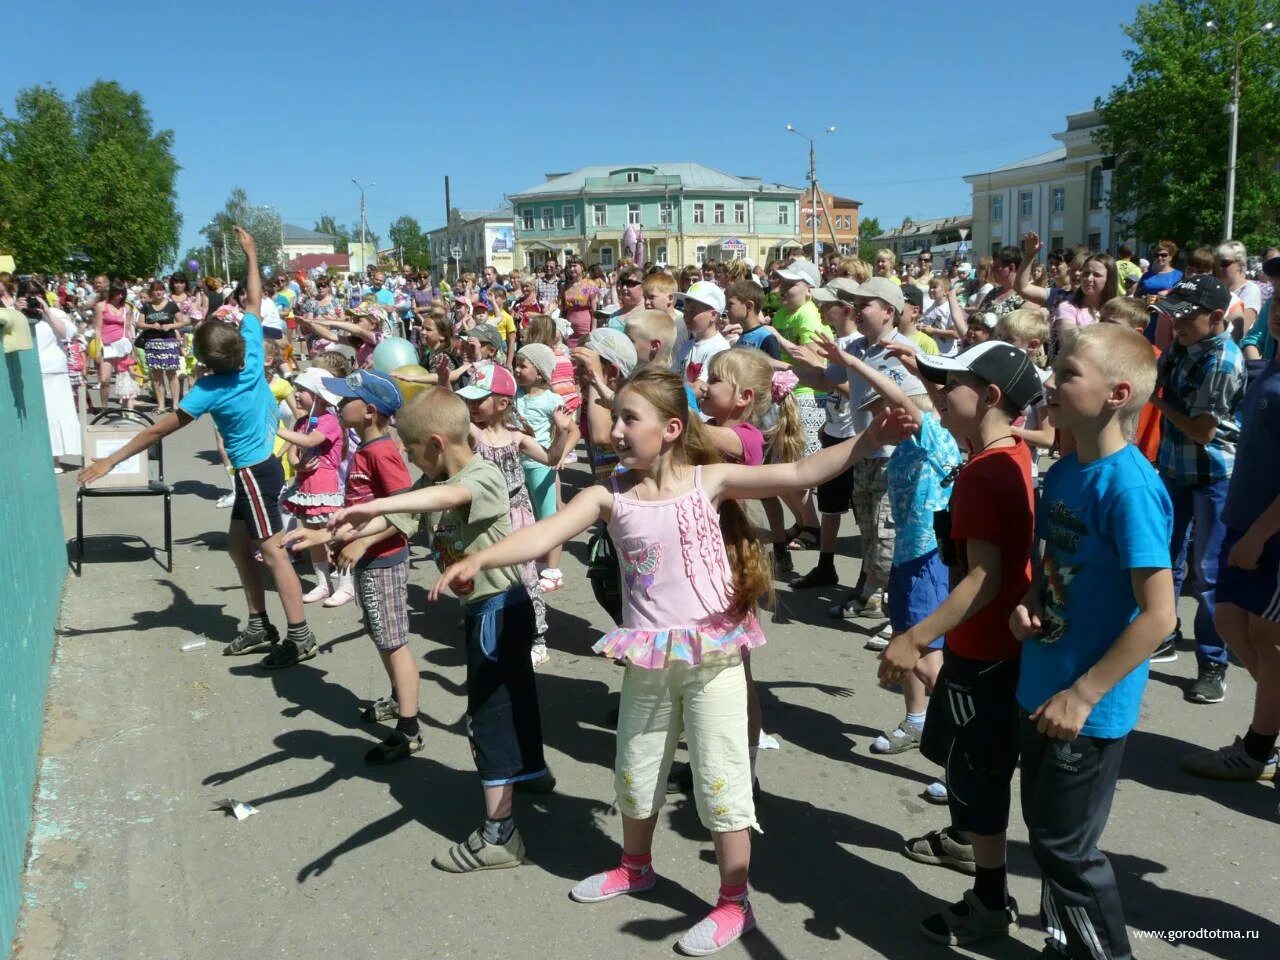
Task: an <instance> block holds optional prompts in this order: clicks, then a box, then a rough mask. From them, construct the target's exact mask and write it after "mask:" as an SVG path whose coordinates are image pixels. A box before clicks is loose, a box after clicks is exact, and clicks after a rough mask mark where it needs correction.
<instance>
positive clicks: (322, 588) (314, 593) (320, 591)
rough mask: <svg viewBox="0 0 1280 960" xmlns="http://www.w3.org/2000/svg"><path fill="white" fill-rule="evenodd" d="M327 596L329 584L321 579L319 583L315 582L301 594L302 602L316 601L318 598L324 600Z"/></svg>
mask: <svg viewBox="0 0 1280 960" xmlns="http://www.w3.org/2000/svg"><path fill="white" fill-rule="evenodd" d="M328 596H329V585H328V584H327V583H325V582H324V581H321V582H320V583H318V584H316V585H315V587H314V588H313V589H311V590H308V591H307V592H306V593H304V594H303V595H302V602H303V603H316V602H317V601H319V600H324V599H325V598H326V597H328Z"/></svg>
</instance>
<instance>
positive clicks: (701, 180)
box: [511, 163, 802, 200]
mask: <svg viewBox="0 0 1280 960" xmlns="http://www.w3.org/2000/svg"><path fill="white" fill-rule="evenodd" d="M619 170H643V171H645V172H649V173H653V174H656V175H658V176H660V177H677V178H679V179H678V185H679V186H681V187H683V188H684V189H685V190H701V191H707V192H719V193H758V192H760V190H761V189H762V188H763V189H766V190H771V191H780V190H781V191H787V192H795V193H797V194H798V193H800V192H802V191H801V189H800V188H798V187H789V186H786V185H785V184H781V183H766V182H765V181H763V180H761V179H760V178H759V177H735V176H733V175H732V174H728V173H722V172H721V171H719V170H713V169H712V168H711V167H707V166H704V165H703V164H701V163H631V164H626V163H615V164H594V165H592V166H588V167H579V168H578V169H577V170H574V171H573V172H571V173H549V174H547V179H546V181H545V182H543V183H540V184H538V185H537V186H534V187H530V188H529V189H527V190H521V191H519V192H517V193H513V194H511V197H512V198H513V199H521V200H524V199H528V200H532V199H536V198H538V197H542V196H559V195H560V194H565V193H578V192H580V191H581V190H582V189H583V188H584V187H586V185H587V181H588V180H592V179H604V178H607V177H608V176H609V175H610V174H611V173H614V172H616V171H619ZM618 186H619V189H623V188H624V187H625V189H627V190H630V191H632V192H634V191H635V189H636V187H637V185H636V184H634V183H629V184H625V185H624V184H619V185H618ZM641 186H645V185H641ZM647 186H650V187H652V186H653V185H652V184H650V185H647Z"/></svg>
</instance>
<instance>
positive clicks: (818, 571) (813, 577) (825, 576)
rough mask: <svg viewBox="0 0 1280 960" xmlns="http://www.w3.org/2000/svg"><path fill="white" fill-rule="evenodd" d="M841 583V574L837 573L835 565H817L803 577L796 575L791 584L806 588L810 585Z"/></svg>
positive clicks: (821, 585)
mask: <svg viewBox="0 0 1280 960" xmlns="http://www.w3.org/2000/svg"><path fill="white" fill-rule="evenodd" d="M839 585H840V574H838V573H836V568H835V567H824V566H817V567H814V568H813V569H812V570H810V571H809V572H808V573H806V574H805V575H804V576H802V577H796V579H794V580H792V581H791V586H792V587H794V588H795V589H797V590H805V589H808V588H809V587H837V586H839Z"/></svg>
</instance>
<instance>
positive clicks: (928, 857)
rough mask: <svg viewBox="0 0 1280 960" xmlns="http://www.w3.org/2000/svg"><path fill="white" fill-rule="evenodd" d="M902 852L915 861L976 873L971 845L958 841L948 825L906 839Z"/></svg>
mask: <svg viewBox="0 0 1280 960" xmlns="http://www.w3.org/2000/svg"><path fill="white" fill-rule="evenodd" d="M902 852H903V854H904V855H905V856H906V857H908V858H909V859H911V860H914V861H916V862H917V863H929V864H933V865H935V866H939V867H951V868H952V869H954V870H959V871H960V872H961V873H976V872H977V865H976V864H975V863H974V860H973V846H972V845H970V844H967V843H958V842H957V841H956V840H955V838H954V837H952V836H951V829H950V828H949V827H946V828H943V829H942V830H932V831H930V832H929V833H926V834H925V835H924V836H923V837H916V838H915V839H914V840H908V841H907V843H906V846H904V847H903V848H902Z"/></svg>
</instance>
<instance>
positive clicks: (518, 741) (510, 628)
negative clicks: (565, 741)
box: [465, 586, 547, 787]
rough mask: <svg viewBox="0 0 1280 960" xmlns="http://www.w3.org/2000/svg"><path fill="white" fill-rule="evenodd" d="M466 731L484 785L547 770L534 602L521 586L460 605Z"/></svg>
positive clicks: (505, 782) (493, 784)
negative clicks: (534, 651)
mask: <svg viewBox="0 0 1280 960" xmlns="http://www.w3.org/2000/svg"><path fill="white" fill-rule="evenodd" d="M465 629H466V638H467V641H466V642H467V737H468V738H469V739H470V741H471V754H472V756H473V757H474V758H475V761H476V769H477V770H479V771H480V781H481V782H482V783H483V784H484V785H485V786H486V787H494V786H501V785H503V784H507V783H517V782H519V781H521V780H534V779H537V778H538V777H540V776H542V775H543V774H544V773H546V772H547V763H546V760H545V759H544V758H543V754H542V717H541V714H540V713H539V711H538V688H537V686H536V684H535V682H534V676H533V661H532V660H531V659H530V648H531V647H532V646H533V603H532V602H531V601H530V600H529V594H528V593H527V592H526V591H525V588H524V587H523V586H517V587H512V588H511V589H510V590H508V591H507V592H506V593H496V594H494V595H493V596H491V597H486V598H485V599H483V600H477V601H475V602H474V603H469V604H467V605H466V608H465Z"/></svg>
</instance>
